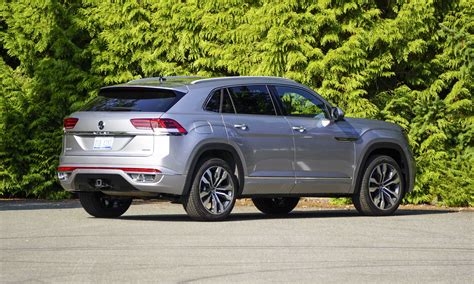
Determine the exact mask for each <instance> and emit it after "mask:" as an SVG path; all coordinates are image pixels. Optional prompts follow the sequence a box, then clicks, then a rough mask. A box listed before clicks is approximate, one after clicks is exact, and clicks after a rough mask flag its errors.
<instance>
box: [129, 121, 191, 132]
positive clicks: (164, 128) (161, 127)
mask: <svg viewBox="0 0 474 284" xmlns="http://www.w3.org/2000/svg"><path fill="white" fill-rule="evenodd" d="M130 122H131V123H132V125H133V126H135V128H136V129H152V130H153V131H157V132H162V133H167V134H171V135H185V134H188V131H186V129H184V127H182V126H181V124H179V123H178V122H177V121H176V120H173V119H170V118H133V119H130Z"/></svg>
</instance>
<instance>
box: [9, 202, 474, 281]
mask: <svg viewBox="0 0 474 284" xmlns="http://www.w3.org/2000/svg"><path fill="white" fill-rule="evenodd" d="M10 282H35V283H36V282H47V283H50V282H55V283H68V282H88V283H118V282H135V283H136V282H159V283H194V282H196V283H226V282H227V283H235V282H238V283H260V282H264V283H269V282H280V283H289V282H291V283H341V282H346V283H347V282H350V283H375V282H376V283H427V282H430V283H432V282H437V283H474V213H473V212H451V211H447V210H399V211H398V212H397V214H396V215H395V216H391V217H376V218H375V217H361V216H358V215H357V213H356V212H355V211H354V210H344V209H318V208H303V209H301V208H300V209H297V210H296V211H295V212H294V213H292V214H290V215H288V216H287V217H284V218H269V217H267V216H265V215H263V214H260V213H259V212H258V211H257V210H256V209H255V208H254V207H251V206H239V207H236V208H234V212H233V214H232V215H231V216H230V218H229V220H228V221H224V222H211V223H210V222H194V221H191V220H190V219H189V218H188V217H187V216H186V214H185V212H184V210H183V208H182V207H181V205H178V204H170V203H143V202H140V203H138V204H134V205H132V207H131V208H130V209H129V211H128V212H127V213H125V215H124V216H122V217H121V218H118V219H96V218H92V217H89V216H88V215H87V214H86V213H85V211H83V209H82V208H81V207H80V205H79V203H78V202H77V201H67V202H42V201H0V283H10Z"/></svg>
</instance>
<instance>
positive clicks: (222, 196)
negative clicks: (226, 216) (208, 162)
mask: <svg viewBox="0 0 474 284" xmlns="http://www.w3.org/2000/svg"><path fill="white" fill-rule="evenodd" d="M199 198H200V200H201V203H202V205H203V206H204V208H205V209H206V210H207V211H208V212H209V213H211V214H217V215H218V214H222V213H223V212H225V211H226V210H227V209H228V208H229V207H230V206H231V205H232V200H233V198H234V184H233V181H232V178H231V176H230V173H228V172H227V170H226V169H224V168H223V167H221V166H213V167H210V168H208V169H207V170H206V171H204V173H203V174H202V176H201V179H200V182H199Z"/></svg>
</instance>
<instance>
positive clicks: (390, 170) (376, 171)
mask: <svg viewBox="0 0 474 284" xmlns="http://www.w3.org/2000/svg"><path fill="white" fill-rule="evenodd" d="M403 193H404V180H403V176H402V171H401V169H400V166H399V165H398V164H397V162H396V161H395V160H394V159H393V158H391V157H389V156H384V155H380V156H375V157H373V158H372V159H370V160H369V162H368V163H367V167H366V169H365V171H364V175H363V177H362V181H361V185H360V190H359V192H357V193H356V194H354V196H353V198H352V200H353V202H354V206H355V207H356V209H357V210H358V211H359V213H361V214H363V215H371V216H387V215H391V214H393V213H394V212H395V210H397V208H398V206H399V205H400V202H401V201H402V198H403Z"/></svg>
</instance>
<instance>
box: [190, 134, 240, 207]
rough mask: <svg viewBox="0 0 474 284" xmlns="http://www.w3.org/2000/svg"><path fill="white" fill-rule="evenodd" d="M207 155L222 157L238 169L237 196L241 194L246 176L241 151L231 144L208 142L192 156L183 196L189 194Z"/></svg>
mask: <svg viewBox="0 0 474 284" xmlns="http://www.w3.org/2000/svg"><path fill="white" fill-rule="evenodd" d="M207 157H217V158H221V159H223V160H224V161H226V162H228V163H229V164H230V166H231V167H233V168H234V169H235V170H236V172H237V179H238V181H239V188H238V193H237V196H238V195H240V194H241V193H242V190H243V187H244V181H245V177H244V165H243V160H242V158H241V157H240V155H239V153H238V152H237V150H236V149H235V148H234V147H233V146H231V145H230V144H226V143H207V144H204V145H202V146H201V147H199V148H198V150H197V151H195V154H194V155H193V156H192V159H191V162H190V163H189V165H188V166H187V170H186V172H187V175H186V181H185V184H184V189H183V194H182V198H184V197H185V196H187V195H188V194H189V191H190V189H191V184H192V180H193V177H194V175H195V173H196V170H197V166H198V165H199V164H200V162H201V161H202V160H204V159H206V158H207Z"/></svg>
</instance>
